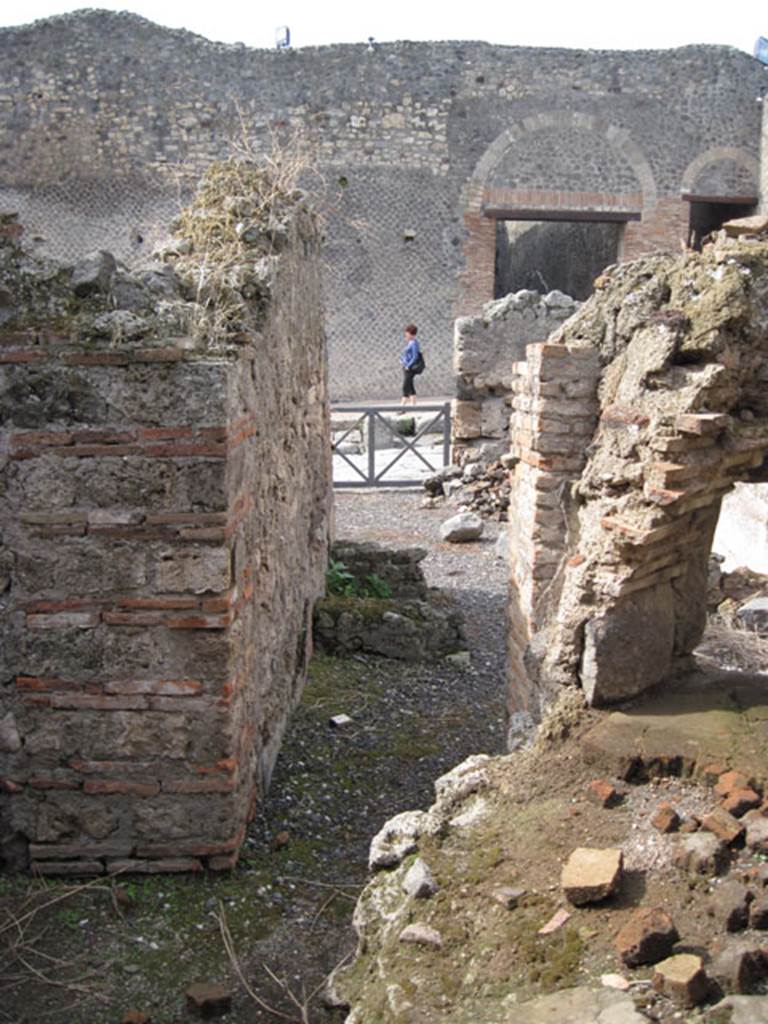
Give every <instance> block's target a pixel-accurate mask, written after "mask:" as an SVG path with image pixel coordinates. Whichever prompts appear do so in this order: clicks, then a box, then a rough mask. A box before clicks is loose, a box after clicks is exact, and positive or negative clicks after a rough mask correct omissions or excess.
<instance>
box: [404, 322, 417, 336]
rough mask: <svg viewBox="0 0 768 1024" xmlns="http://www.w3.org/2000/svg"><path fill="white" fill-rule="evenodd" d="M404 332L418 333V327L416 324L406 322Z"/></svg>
mask: <svg viewBox="0 0 768 1024" xmlns="http://www.w3.org/2000/svg"><path fill="white" fill-rule="evenodd" d="M405 333H406V334H418V333H419V328H418V327H417V326H416V324H408V326H407V327H406V328H405Z"/></svg>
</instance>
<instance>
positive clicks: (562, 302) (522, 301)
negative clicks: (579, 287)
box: [451, 291, 577, 465]
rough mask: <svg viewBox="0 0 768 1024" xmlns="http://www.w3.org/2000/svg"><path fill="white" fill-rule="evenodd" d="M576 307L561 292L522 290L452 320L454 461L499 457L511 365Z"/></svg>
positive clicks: (504, 443) (504, 444)
mask: <svg viewBox="0 0 768 1024" xmlns="http://www.w3.org/2000/svg"><path fill="white" fill-rule="evenodd" d="M576 308H577V303H576V302H574V301H573V300H572V299H571V298H569V296H567V295H563V294H562V292H550V293H549V294H548V295H544V296H541V295H539V294H538V293H537V292H533V291H520V292H516V293H515V294H513V295H507V296H506V298H503V299H499V300H498V301H497V302H490V303H488V305H487V306H486V307H485V309H484V310H483V313H482V316H477V317H459V319H458V320H457V321H456V323H455V325H454V340H453V369H454V373H455V374H456V381H455V388H456V396H457V397H456V399H455V400H454V401H453V404H452V410H451V432H452V452H453V460H454V462H455V463H457V464H458V465H462V464H463V463H464V462H466V461H469V460H470V459H474V458H482V459H486V460H487V459H488V458H499V457H500V456H501V455H502V454H503V453H504V452H507V451H508V450H509V417H510V413H511V405H512V381H513V376H514V375H513V372H512V364H513V363H514V362H515V361H516V360H518V359H523V358H524V357H525V348H526V345H528V344H529V343H531V342H534V341H544V340H545V339H546V338H547V337H549V335H550V334H551V333H552V331H554V330H555V329H556V328H557V327H559V326H560V325H561V324H562V322H563V321H564V320H566V319H567V318H568V317H569V316H570V315H571V314H572V313H573V312H574V311H575V309H576Z"/></svg>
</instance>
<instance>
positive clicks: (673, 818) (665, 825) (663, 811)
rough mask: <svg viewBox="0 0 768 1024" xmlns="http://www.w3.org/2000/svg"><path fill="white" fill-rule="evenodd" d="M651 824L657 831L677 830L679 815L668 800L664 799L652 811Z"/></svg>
mask: <svg viewBox="0 0 768 1024" xmlns="http://www.w3.org/2000/svg"><path fill="white" fill-rule="evenodd" d="M651 825H653V827H654V828H655V829H658V831H659V832H665V833H668V832H677V830H678V829H679V827H680V815H679V814H678V813H677V811H676V810H675V809H674V807H673V806H672V804H671V803H669V801H668V800H664V801H662V803H660V804H659V806H658V807H657V808H656V810H655V811H654V813H653V816H652V817H651Z"/></svg>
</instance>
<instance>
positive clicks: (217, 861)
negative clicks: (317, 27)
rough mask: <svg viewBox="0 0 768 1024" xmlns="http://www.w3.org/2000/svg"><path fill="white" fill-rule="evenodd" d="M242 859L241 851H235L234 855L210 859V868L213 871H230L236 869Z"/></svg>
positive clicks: (229, 854)
mask: <svg viewBox="0 0 768 1024" xmlns="http://www.w3.org/2000/svg"><path fill="white" fill-rule="evenodd" d="M239 858H240V850H233V852H232V853H228V854H225V855H222V856H219V857H209V858H208V868H209V869H210V870H211V871H229V870H230V869H231V868H233V867H235V865H236V864H237V862H238V860H239Z"/></svg>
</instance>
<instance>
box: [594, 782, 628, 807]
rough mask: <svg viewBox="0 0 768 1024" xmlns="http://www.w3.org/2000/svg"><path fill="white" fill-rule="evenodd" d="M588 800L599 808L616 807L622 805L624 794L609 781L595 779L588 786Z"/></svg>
mask: <svg viewBox="0 0 768 1024" xmlns="http://www.w3.org/2000/svg"><path fill="white" fill-rule="evenodd" d="M587 799H588V800H589V801H590V802H591V803H593V804H597V805H598V806H599V807H615V806H616V804H619V803H621V801H622V799H623V794H622V793H620V792H619V790H618V789H617V788H616V787H615V786H614V785H613V784H612V783H610V782H608V780H607V779H594V780H593V781H592V782H590V784H589V785H588V786H587Z"/></svg>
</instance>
